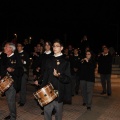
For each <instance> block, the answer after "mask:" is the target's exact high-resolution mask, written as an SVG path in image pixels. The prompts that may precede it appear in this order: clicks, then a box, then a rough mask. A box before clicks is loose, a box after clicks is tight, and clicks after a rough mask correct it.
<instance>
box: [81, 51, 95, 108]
mask: <svg viewBox="0 0 120 120" xmlns="http://www.w3.org/2000/svg"><path fill="white" fill-rule="evenodd" d="M95 68H96V61H95V60H94V58H93V57H92V52H91V51H86V57H85V58H83V59H82V60H81V65H80V87H81V92H82V98H83V106H86V107H87V110H91V107H92V96H93V88H94V83H95Z"/></svg>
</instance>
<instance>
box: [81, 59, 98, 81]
mask: <svg viewBox="0 0 120 120" xmlns="http://www.w3.org/2000/svg"><path fill="white" fill-rule="evenodd" d="M95 68H96V62H95V60H94V59H90V60H89V61H88V62H86V61H83V62H81V65H80V80H86V81H89V82H95Z"/></svg>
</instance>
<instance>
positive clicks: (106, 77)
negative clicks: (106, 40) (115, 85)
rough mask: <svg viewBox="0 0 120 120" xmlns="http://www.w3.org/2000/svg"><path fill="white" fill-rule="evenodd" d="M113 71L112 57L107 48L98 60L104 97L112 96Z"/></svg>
mask: <svg viewBox="0 0 120 120" xmlns="http://www.w3.org/2000/svg"><path fill="white" fill-rule="evenodd" d="M111 70H112V56H111V54H110V53H109V49H108V48H107V47H104V48H103V53H102V54H101V55H100V56H99V58H98V72H99V73H100V78H101V84H102V88H103V91H102V93H101V94H102V95H103V94H106V93H107V95H108V96H111V94H112V91H111Z"/></svg>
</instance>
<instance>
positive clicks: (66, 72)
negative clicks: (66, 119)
mask: <svg viewBox="0 0 120 120" xmlns="http://www.w3.org/2000/svg"><path fill="white" fill-rule="evenodd" d="M62 50H63V45H62V43H61V41H60V40H58V39H57V40H55V41H54V42H53V52H54V56H52V57H51V58H50V59H48V60H47V62H46V66H45V72H44V76H43V82H42V85H41V87H44V86H45V85H47V84H48V83H49V82H50V83H51V84H52V85H53V87H54V89H55V90H57V91H58V97H57V98H56V99H55V100H53V101H52V102H50V103H49V104H47V105H45V106H44V119H45V120H52V116H51V114H52V111H53V109H55V110H56V113H55V119H56V120H62V111H63V98H64V84H67V83H69V82H70V78H71V74H70V63H69V62H68V61H66V60H65V59H64V56H63V54H62ZM37 84H38V83H37Z"/></svg>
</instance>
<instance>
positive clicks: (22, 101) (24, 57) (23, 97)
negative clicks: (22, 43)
mask: <svg viewBox="0 0 120 120" xmlns="http://www.w3.org/2000/svg"><path fill="white" fill-rule="evenodd" d="M18 54H19V56H20V58H21V61H22V65H23V69H24V74H23V76H22V79H21V90H20V100H19V104H20V105H21V106H22V105H24V104H25V102H26V92H27V91H26V84H27V79H28V75H29V66H30V59H29V55H28V53H26V52H25V51H21V52H19V53H18Z"/></svg>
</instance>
